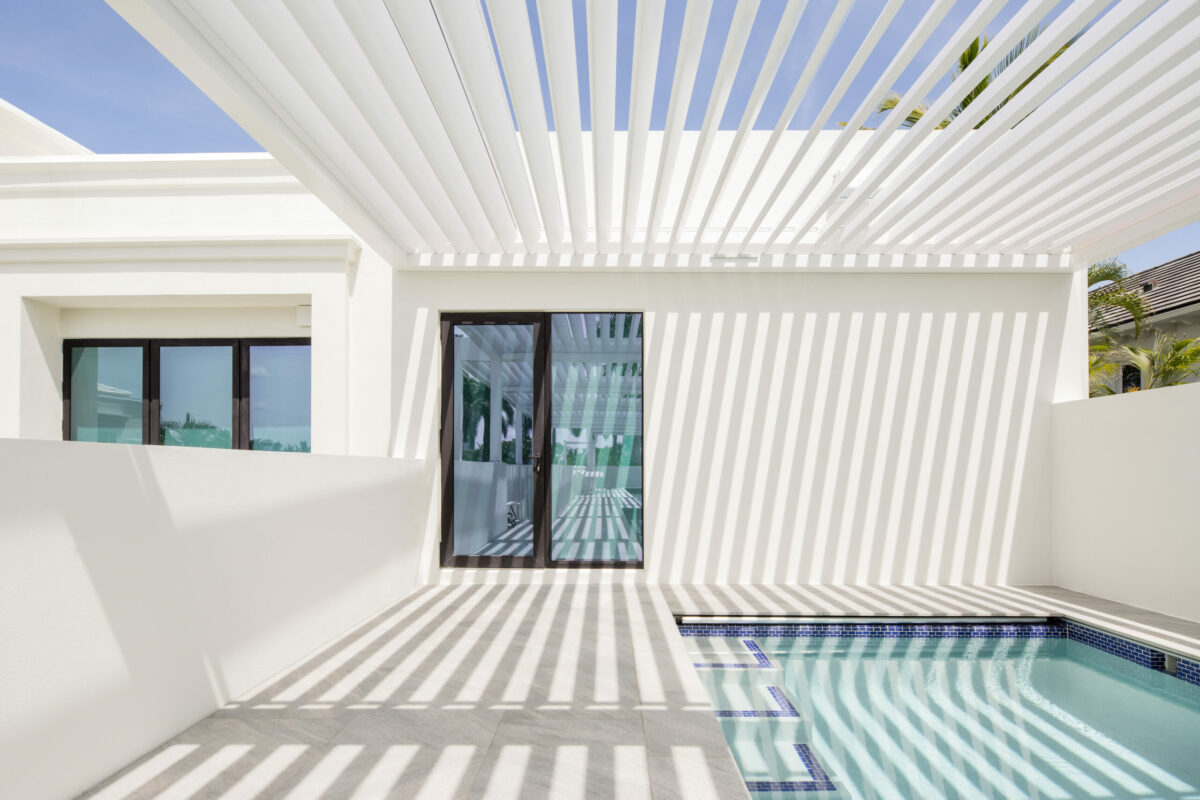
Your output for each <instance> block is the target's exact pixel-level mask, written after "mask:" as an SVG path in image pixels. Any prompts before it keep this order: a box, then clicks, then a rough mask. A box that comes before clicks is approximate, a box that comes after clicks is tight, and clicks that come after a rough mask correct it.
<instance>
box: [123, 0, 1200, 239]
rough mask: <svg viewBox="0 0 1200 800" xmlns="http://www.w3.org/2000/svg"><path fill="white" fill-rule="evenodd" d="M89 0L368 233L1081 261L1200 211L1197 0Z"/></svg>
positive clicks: (403, 236)
mask: <svg viewBox="0 0 1200 800" xmlns="http://www.w3.org/2000/svg"><path fill="white" fill-rule="evenodd" d="M110 3H111V4H112V5H113V6H114V8H116V9H117V10H118V11H119V12H120V13H122V14H123V15H124V16H125V17H126V19H128V20H129V21H130V22H131V23H132V24H134V25H135V26H136V27H138V28H139V30H141V31H142V33H143V34H144V35H146V36H147V38H148V39H150V41H151V42H153V43H154V44H155V45H157V46H158V47H159V49H161V50H162V51H163V52H164V53H165V54H166V55H167V56H168V57H169V58H171V59H172V60H173V61H174V62H175V63H176V64H177V65H178V66H180V68H181V69H183V70H184V72H185V73H187V74H188V75H189V76H190V77H192V78H193V80H195V81H196V82H197V84H199V85H200V86H201V88H203V89H205V90H206V91H207V92H208V93H209V94H210V95H211V96H213V97H214V99H216V100H217V101H218V102H219V103H220V104H221V105H222V106H223V107H224V108H225V109H226V110H227V111H228V112H229V113H230V114H231V115H232V116H233V117H234V118H235V119H236V120H237V121H238V122H239V123H241V124H242V125H243V126H244V127H245V128H246V129H247V130H248V131H249V132H250V133H251V134H253V135H255V136H256V137H257V138H259V140H260V141H261V142H262V143H263V144H264V146H266V147H267V149H268V150H270V151H271V152H272V153H273V154H274V155H275V156H276V157H277V158H279V159H280V161H281V162H282V163H283V164H284V165H285V166H287V167H288V168H289V169H291V170H292V171H293V172H295V173H296V175H297V176H298V177H299V178H300V179H301V180H303V181H304V182H305V183H306V184H307V185H308V186H309V187H310V188H311V189H312V190H313V191H314V192H315V193H316V194H317V195H318V196H319V197H321V198H322V199H324V200H326V202H328V203H329V204H330V205H331V207H333V208H334V209H335V210H337V211H339V213H342V214H343V216H345V217H346V218H347V221H348V222H350V224H351V225H352V226H354V227H356V228H357V229H358V230H359V233H360V234H361V235H362V236H363V237H364V238H365V239H367V240H368V241H370V242H371V243H372V244H373V245H375V246H376V247H378V248H380V249H386V250H387V251H389V252H394V253H413V254H435V255H436V254H512V255H513V256H514V257H526V256H528V255H529V254H534V255H536V254H558V255H559V256H560V257H563V258H566V259H568V260H569V259H571V258H575V257H579V256H586V255H588V254H593V253H616V254H650V255H655V254H675V255H678V256H681V257H704V256H711V255H739V256H751V257H757V256H764V255H766V256H778V255H797V256H800V255H806V254H821V253H825V254H837V253H863V254H883V255H904V254H953V253H960V254H961V253H1006V254H1008V253H1033V252H1038V253H1058V252H1071V253H1075V254H1081V255H1082V254H1086V255H1087V256H1101V255H1106V254H1108V253H1107V252H1106V248H1108V249H1109V250H1111V249H1115V248H1118V247H1125V246H1129V245H1130V244H1133V243H1136V242H1137V241H1140V240H1142V239H1145V238H1147V237H1149V236H1151V235H1154V234H1156V233H1160V232H1161V231H1162V229H1163V226H1165V225H1168V224H1171V223H1174V224H1180V223H1182V222H1186V221H1188V220H1190V219H1193V218H1196V217H1200V159H1198V158H1197V153H1198V152H1200V120H1197V119H1196V118H1195V115H1194V109H1195V107H1196V102H1197V100H1198V99H1200V90H1198V89H1197V87H1198V86H1200V81H1197V76H1198V74H1200V63H1197V61H1196V56H1195V54H1196V53H1197V52H1200V4H1198V3H1196V2H1195V0H1166V1H1165V2H1163V0H1118V2H1116V3H1115V4H1111V3H1110V2H1109V0H1063V2H1061V3H1060V2H1057V1H1056V0H1026V1H1025V2H1022V3H1018V4H1016V5H1015V7H1009V6H1012V4H1010V3H1006V2H1005V0H933V1H932V2H928V3H916V2H915V0H908V2H907V3H906V2H904V0H873V1H872V0H831V2H827V3H816V2H813V3H809V2H807V0H788V2H786V3H785V4H783V6H782V8H780V7H779V6H775V7H774V8H775V11H774V12H769V9H768V8H767V6H766V4H762V3H760V2H758V1H757V0H725V2H724V4H722V2H720V0H717V1H716V2H714V0H687V2H686V4H685V5H684V7H683V10H682V18H681V20H676V21H675V22H674V23H672V22H671V17H670V7H669V4H668V3H667V2H665V0H638V2H637V3H636V5H635V9H636V10H635V13H634V16H633V18H632V19H628V20H625V19H619V16H618V15H619V14H620V8H621V5H622V4H619V3H616V2H600V0H587V2H586V3H574V2H570V1H569V0H536V1H535V2H532V3H530V2H526V0H482V2H481V0H306V2H304V3H291V2H285V0H203V1H202V0H110ZM1006 8H1007V10H1006ZM914 9H915V12H916V13H915V12H914ZM902 10H904V11H905V12H906V14H901V13H900V12H901V11H902ZM771 13H775V14H777V16H775V17H771V19H773V20H774V23H773V25H774V27H773V29H772V30H771V31H770V37H769V46H765V48H764V47H763V46H759V47H758V48H757V52H755V48H753V47H750V46H749V43H750V42H751V41H752V39H751V34H752V31H753V30H755V29H756V26H757V25H760V24H761V23H762V18H763V15H764V14H767V15H768V16H770V14H771ZM722 15H723V16H722ZM856 15H860V16H856ZM863 15H865V16H863ZM906 15H907V16H906ZM1001 15H1002V16H1001ZM904 19H907V20H908V22H907V23H905V22H904ZM958 19H961V20H962V22H961V23H959V24H957V25H954V24H950V22H949V21H950V20H958ZM848 20H849V21H856V20H857V21H863V24H858V25H849V24H847V22H848ZM864 20H865V21H864ZM715 23H719V24H715ZM672 25H674V27H672ZM898 25H900V26H903V25H907V26H908V27H905V28H903V32H902V34H901V33H898V31H901V28H897V27H895V26H898ZM1039 27H1040V28H1041V32H1040V35H1039V36H1038V37H1037V39H1036V40H1034V41H1033V43H1032V44H1030V45H1029V46H1028V47H1026V48H1025V49H1024V51H1023V52H1022V53H1021V54H1020V55H1019V56H1018V57H1017V58H1016V59H1015V60H1014V61H1013V62H1012V63H1011V64H1010V65H1009V66H1008V68H1007V69H1006V70H1005V71H1004V72H1002V73H1000V74H999V75H998V77H995V78H994V79H993V80H992V81H991V83H990V85H988V87H987V88H986V89H985V90H984V91H983V92H982V94H980V95H979V96H978V97H976V98H974V100H973V102H972V103H971V104H970V105H969V106H967V107H966V109H965V110H964V111H963V113H961V114H959V115H958V116H956V117H955V118H954V119H953V120H952V121H951V122H950V123H949V125H947V126H941V125H939V123H940V122H942V120H945V119H947V117H948V115H949V114H950V113H951V111H952V109H954V108H955V107H956V106H958V105H959V104H960V102H961V101H962V99H963V98H964V96H966V95H967V94H968V93H969V92H970V91H971V90H972V89H973V88H974V87H975V86H976V85H977V84H978V83H979V81H980V80H981V79H982V78H984V77H985V76H987V75H988V74H989V73H990V72H992V70H993V68H994V67H995V66H996V64H997V62H999V61H1000V60H1001V58H1002V57H1003V56H1005V55H1006V54H1007V53H1008V52H1009V50H1011V49H1012V47H1013V46H1015V45H1017V44H1018V43H1020V42H1021V41H1022V40H1023V39H1025V37H1026V36H1027V35H1028V34H1029V33H1030V31H1032V30H1034V29H1035V28H1039ZM985 31H988V32H990V33H992V34H994V35H993V37H992V39H991V41H990V43H989V46H988V47H987V48H986V49H985V51H984V54H983V55H982V56H981V57H980V58H978V59H976V60H975V61H974V62H973V63H972V64H971V65H970V66H969V67H968V68H967V69H966V71H965V72H964V73H963V74H962V75H961V76H960V77H959V78H958V79H957V80H954V81H950V80H947V78H946V75H947V73H948V71H949V70H950V69H951V67H952V66H953V65H954V63H955V62H956V61H957V59H958V56H959V54H960V53H961V52H962V51H963V49H964V48H965V47H966V46H967V45H968V44H969V43H970V42H971V41H972V40H973V39H974V38H975V37H976V36H978V35H980V34H982V33H984V32H985ZM804 35H807V36H808V37H809V39H807V40H805V41H808V42H809V46H808V47H807V48H806V50H805V51H804V52H802V53H799V55H797V53H796V52H792V51H797V50H798V49H797V48H794V47H793V44H794V40H795V39H796V37H798V36H804ZM622 37H627V38H622ZM676 38H677V44H676V43H675V42H676ZM755 41H760V42H761V41H765V40H763V39H762V37H761V36H760V37H759V39H757V40H755ZM668 43H670V44H668ZM1064 45H1066V49H1065V50H1061V49H1062V48H1063V47H1064ZM789 48H790V49H789ZM764 49H765V53H764V52H763V50H764ZM1060 50H1061V52H1060ZM1052 57H1053V60H1051V59H1052ZM798 59H799V60H798ZM922 65H924V66H923V67H922ZM706 70H707V71H706ZM543 71H544V76H545V78H544V81H543V77H542V74H541V73H542V72H543ZM701 74H704V75H705V76H706V77H705V78H704V79H701V78H700V76H701ZM827 74H834V79H832V80H818V76H819V75H827ZM914 74H915V77H911V78H908V77H905V76H910V75H914ZM619 75H628V76H630V77H629V81H630V83H629V86H628V89H627V90H626V88H625V85H624V84H623V82H622V81H621V80H619V78H618V76H619ZM660 82H661V85H660ZM735 84H736V85H738V86H740V89H738V90H736V91H735ZM864 86H870V88H869V89H866V90H865V94H864V93H863V92H864V89H863V88H862V87H864ZM855 87H857V88H855ZM889 92H897V93H898V94H900V95H902V99H901V101H900V104H899V106H898V108H897V109H896V110H895V111H894V112H892V113H889V114H887V115H883V116H879V115H878V114H876V112H875V109H876V106H877V105H878V103H879V102H880V100H882V99H883V97H884V96H885V95H886V94H888V93H889ZM1014 92H1015V94H1014ZM769 97H777V98H786V100H785V101H783V102H782V110H781V112H780V110H779V109H775V110H774V111H773V112H772V113H776V112H778V116H777V117H774V118H773V119H772V120H771V121H769V124H770V125H771V129H770V130H766V129H758V127H757V126H759V125H762V124H763V122H764V120H763V119H762V118H761V114H762V111H763V109H764V108H765V107H767V106H768V105H769V104H768V99H769ZM844 101H848V102H849V103H851V104H852V105H850V106H849V108H852V109H853V113H847V112H846V111H844V110H841V109H843V108H846V106H844V105H843V102H844ZM921 103H928V108H927V112H926V114H925V116H924V118H923V119H922V120H921V121H920V122H919V123H917V124H916V125H915V126H914V127H912V128H911V129H906V128H904V127H902V126H901V124H900V123H901V121H902V120H903V117H904V116H905V114H906V112H907V109H910V108H914V107H916V106H917V105H918V104H921ZM510 104H511V105H510ZM997 108H999V110H998V111H997V110H996V109H997ZM797 109H813V110H816V109H819V110H817V111H815V113H814V112H811V111H810V112H804V113H807V114H808V117H806V118H810V119H812V120H814V121H813V124H812V129H811V130H794V129H792V127H791V124H792V121H793V116H794V115H795V114H796V112H797ZM664 111H665V113H664ZM840 114H846V117H845V121H846V123H847V124H846V126H845V127H844V128H843V129H841V130H838V129H837V128H834V127H832V126H833V123H835V122H837V121H839V119H840ZM689 119H690V120H692V121H693V123H694V122H695V120H696V119H699V120H702V121H701V122H700V123H699V128H698V130H693V129H690V128H689V125H688V120H689ZM729 119H734V120H736V121H737V128H736V130H728V129H722V128H721V127H720V126H721V123H722V120H729ZM626 120H627V123H625V121H626ZM623 123H625V124H623ZM864 125H867V126H870V127H868V128H867V129H864V128H863V127H862V126H864ZM827 128H828V129H827Z"/></svg>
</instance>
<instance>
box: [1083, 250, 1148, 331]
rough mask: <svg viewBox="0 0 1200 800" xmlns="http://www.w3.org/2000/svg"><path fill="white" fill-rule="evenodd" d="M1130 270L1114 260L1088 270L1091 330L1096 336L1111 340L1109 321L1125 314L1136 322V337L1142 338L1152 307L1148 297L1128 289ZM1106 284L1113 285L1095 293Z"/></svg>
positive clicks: (1098, 264) (1094, 265) (1097, 263)
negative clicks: (1116, 315) (1122, 313)
mask: <svg viewBox="0 0 1200 800" xmlns="http://www.w3.org/2000/svg"><path fill="white" fill-rule="evenodd" d="M1128 277H1129V269H1128V268H1127V267H1126V266H1125V264H1124V263H1123V262H1122V261H1120V260H1118V259H1115V258H1109V259H1106V260H1104V261H1098V262H1096V263H1095V264H1092V265H1091V266H1090V267H1088V271H1087V285H1088V330H1089V331H1091V332H1092V334H1093V336H1101V337H1105V338H1109V339H1111V338H1112V328H1111V325H1110V324H1109V320H1110V319H1112V317H1113V316H1114V315H1115V314H1118V313H1120V312H1125V313H1127V314H1129V316H1130V317H1131V318H1132V320H1133V330H1134V334H1135V335H1140V334H1141V332H1142V326H1143V325H1145V322H1146V315H1147V314H1148V313H1150V305H1149V304H1148V303H1147V302H1146V296H1145V295H1144V294H1142V293H1141V292H1140V291H1138V290H1136V289H1126V288H1125V280H1126V279H1127V278H1128ZM1103 283H1111V284H1112V285H1111V286H1108V287H1105V288H1103V289H1101V290H1100V291H1098V292H1097V291H1092V290H1093V289H1095V288H1096V287H1097V286H1100V284H1103Z"/></svg>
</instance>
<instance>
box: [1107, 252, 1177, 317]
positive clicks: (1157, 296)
mask: <svg viewBox="0 0 1200 800" xmlns="http://www.w3.org/2000/svg"><path fill="white" fill-rule="evenodd" d="M1147 283H1149V284H1151V287H1152V288H1151V289H1150V291H1148V292H1146V301H1147V302H1148V303H1149V304H1150V313H1149V315H1148V316H1147V318H1148V319H1152V318H1154V317H1156V316H1158V315H1159V314H1165V313H1167V312H1168V311H1175V310H1177V309H1180V308H1186V307H1187V306H1192V305H1198V304H1200V250H1197V251H1196V252H1194V253H1191V254H1189V255H1186V256H1181V257H1180V258H1177V259H1175V260H1174V261H1168V262H1166V263H1165V264H1159V265H1158V266H1157V267H1151V268H1150V269H1144V270H1142V271H1141V272H1135V273H1134V274H1133V275H1130V276H1129V277H1128V278H1126V279H1125V280H1124V281H1123V282H1122V285H1123V286H1124V287H1125V288H1127V289H1137V288H1138V287H1141V286H1143V285H1144V284H1147ZM1109 286H1111V284H1109V285H1108V286H1101V287H1100V288H1098V289H1093V290H1092V291H1091V292H1090V293H1089V294H1095V293H1096V292H1103V291H1106V290H1107V289H1108V288H1109ZM1131 320H1132V317H1130V316H1129V313H1128V312H1126V311H1122V310H1117V311H1114V312H1109V314H1108V315H1106V322H1107V323H1108V324H1109V325H1124V324H1125V323H1127V322H1130V321H1131Z"/></svg>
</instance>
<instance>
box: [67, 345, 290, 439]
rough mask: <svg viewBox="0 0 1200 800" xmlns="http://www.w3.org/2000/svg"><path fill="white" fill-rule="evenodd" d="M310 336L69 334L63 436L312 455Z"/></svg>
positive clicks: (68, 437)
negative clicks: (104, 336)
mask: <svg viewBox="0 0 1200 800" xmlns="http://www.w3.org/2000/svg"><path fill="white" fill-rule="evenodd" d="M311 398H312V359H311V342H310V340H308V339H216V340H213V339H205V340H199V339H171V340H164V339H144V340H137V339H108V340H83V339H72V340H67V341H65V342H64V343H63V438H64V439H67V440H71V441H85V442H116V443H124V444H160V445H166V446H174V447H205V448H221V449H241V450H276V451H284V452H299V453H307V452H309V450H310V449H311V442H312V420H311V417H312V402H311Z"/></svg>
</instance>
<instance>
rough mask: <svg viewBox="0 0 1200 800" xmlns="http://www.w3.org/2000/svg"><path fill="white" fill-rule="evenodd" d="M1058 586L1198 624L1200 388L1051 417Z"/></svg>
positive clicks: (1108, 400) (1093, 403)
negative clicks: (1197, 460)
mask: <svg viewBox="0 0 1200 800" xmlns="http://www.w3.org/2000/svg"><path fill="white" fill-rule="evenodd" d="M1051 431H1052V459H1053V471H1052V474H1053V479H1052V488H1053V502H1052V504H1051V506H1052V518H1053V522H1054V537H1053V539H1054V582H1055V583H1057V584H1058V585H1059V586H1063V587H1066V588H1068V589H1075V590H1078V591H1081V592H1087V593H1088V594H1094V595H1098V596H1100V597H1104V598H1106V599H1108V600H1117V601H1119V602H1122V603H1128V604H1130V605H1134V606H1139V607H1142V608H1147V609H1151V610H1153V611H1158V612H1160V613H1163V614H1171V615H1173V616H1177V617H1183V618H1185V619H1190V620H1194V621H1198V622H1200V588H1197V586H1198V585H1200V584H1198V581H1197V566H1198V565H1200V524H1198V523H1197V513H1198V512H1197V503H1196V493H1197V480H1196V478H1197V474H1198V472H1197V467H1196V459H1197V455H1198V454H1200V384H1190V385H1187V386H1172V387H1167V388H1162V389H1153V390H1150V391H1144V392H1135V393H1130V394H1124V395H1118V396H1115V397H1105V398H1095V399H1091V400H1079V401H1075V402H1071V403H1060V404H1057V405H1055V406H1054V409H1053V412H1052V424H1051Z"/></svg>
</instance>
